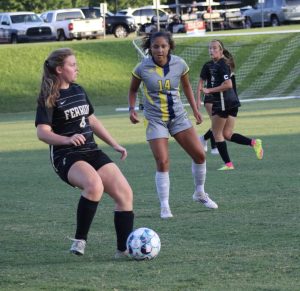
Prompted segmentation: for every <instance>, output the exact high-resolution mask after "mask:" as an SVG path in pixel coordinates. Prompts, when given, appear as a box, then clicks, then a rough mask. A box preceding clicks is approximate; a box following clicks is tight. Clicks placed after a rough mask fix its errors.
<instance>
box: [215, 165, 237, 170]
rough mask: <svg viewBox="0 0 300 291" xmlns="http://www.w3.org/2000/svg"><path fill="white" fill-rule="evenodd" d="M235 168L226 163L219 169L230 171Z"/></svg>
mask: <svg viewBox="0 0 300 291" xmlns="http://www.w3.org/2000/svg"><path fill="white" fill-rule="evenodd" d="M230 170H234V166H233V165H232V166H229V165H224V166H223V167H221V168H219V169H218V171H230Z"/></svg>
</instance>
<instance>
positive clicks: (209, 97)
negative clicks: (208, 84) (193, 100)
mask: <svg viewBox="0 0 300 291" xmlns="http://www.w3.org/2000/svg"><path fill="white" fill-rule="evenodd" d="M214 99H215V97H214V95H211V94H209V95H204V101H203V103H204V104H206V103H211V104H212V103H214Z"/></svg>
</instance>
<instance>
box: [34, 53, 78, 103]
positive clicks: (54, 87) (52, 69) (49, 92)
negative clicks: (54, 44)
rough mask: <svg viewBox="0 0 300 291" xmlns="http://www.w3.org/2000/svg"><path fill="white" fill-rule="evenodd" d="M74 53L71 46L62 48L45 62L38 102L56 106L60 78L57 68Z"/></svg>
mask: <svg viewBox="0 0 300 291" xmlns="http://www.w3.org/2000/svg"><path fill="white" fill-rule="evenodd" d="M72 55H74V53H73V51H72V50H71V49H69V48H61V49H58V50H55V51H53V52H52V53H51V54H50V55H49V56H48V58H47V59H46V60H45V62H44V67H43V77H42V82H41V89H40V94H39V97H38V103H39V104H41V105H46V107H48V108H52V107H54V106H55V102H56V100H57V98H58V97H59V89H60V85H61V84H60V80H59V78H58V76H57V72H56V68H57V67H58V66H63V65H64V61H65V59H66V58H67V57H69V56H72Z"/></svg>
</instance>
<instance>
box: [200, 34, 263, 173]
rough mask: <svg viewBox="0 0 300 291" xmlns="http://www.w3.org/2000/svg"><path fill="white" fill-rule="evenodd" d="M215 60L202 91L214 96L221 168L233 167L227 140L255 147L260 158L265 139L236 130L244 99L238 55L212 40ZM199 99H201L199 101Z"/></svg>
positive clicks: (213, 113)
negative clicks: (239, 92) (238, 89)
mask: <svg viewBox="0 0 300 291" xmlns="http://www.w3.org/2000/svg"><path fill="white" fill-rule="evenodd" d="M209 54H210V57H211V59H212V60H211V61H209V62H208V63H206V65H205V66H206V67H207V70H208V71H209V76H210V82H208V83H207V85H208V86H207V88H203V89H202V91H203V93H204V94H205V95H208V94H211V95H212V96H213V106H212V131H213V135H214V138H215V141H216V145H217V148H218V150H219V153H220V155H221V157H222V159H223V161H224V163H225V165H224V166H223V167H221V168H220V169H219V170H222V171H223V170H233V169H234V166H233V163H232V162H231V160H230V158H229V154H228V151H227V145H226V141H225V139H226V140H228V141H232V142H235V143H238V144H242V145H248V146H251V147H253V149H254V151H255V153H256V156H257V158H258V159H262V158H263V148H262V141H261V140H260V139H250V138H248V137H245V136H243V135H241V134H238V133H234V132H233V130H234V125H235V118H236V117H237V113H238V107H239V106H240V102H239V99H238V96H237V92H236V86H235V77H234V74H232V72H231V70H233V69H234V67H235V65H234V59H233V56H232V55H231V54H230V52H229V51H228V50H226V49H225V48H224V45H223V43H222V42H221V41H219V40H213V41H211V42H210V44H209ZM198 102H199V101H198Z"/></svg>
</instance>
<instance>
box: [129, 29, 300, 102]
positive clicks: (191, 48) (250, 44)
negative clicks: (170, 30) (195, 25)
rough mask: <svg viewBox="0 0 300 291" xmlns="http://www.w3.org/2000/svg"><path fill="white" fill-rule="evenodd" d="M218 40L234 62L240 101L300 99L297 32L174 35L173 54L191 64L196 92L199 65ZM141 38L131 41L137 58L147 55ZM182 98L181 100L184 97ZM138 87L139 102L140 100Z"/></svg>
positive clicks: (205, 59) (299, 55)
mask: <svg viewBox="0 0 300 291" xmlns="http://www.w3.org/2000/svg"><path fill="white" fill-rule="evenodd" d="M212 39H219V40H221V41H222V42H223V43H224V45H225V48H226V49H227V50H229V51H230V52H231V54H232V55H233V56H234V59H235V62H236V70H235V75H236V80H237V90H238V94H239V97H240V99H241V101H242V102H247V101H248V102H250V101H256V100H274V99H283V98H300V50H299V46H300V34H299V31H281V32H276V33H272V32H271V33H267V32H266V33H238V34H231V35H225V34H219V35H208V36H204V37H200V36H198V37H193V38H188V37H182V38H175V42H176V49H175V51H174V54H176V55H178V56H180V57H182V58H183V59H184V60H185V61H186V62H187V64H188V65H189V67H190V81H191V84H192V87H193V90H194V92H196V89H197V85H198V81H199V74H200V70H201V67H202V65H203V64H204V63H205V62H207V61H208V60H209V55H208V44H209V42H210V41H211V40H212ZM141 43H142V40H141V39H136V40H134V41H133V45H134V48H135V50H136V52H137V57H138V59H139V60H141V59H142V58H144V57H147V56H146V55H145V54H144V53H143V51H142V49H141ZM181 97H182V100H183V102H184V103H186V98H185V96H184V94H183V93H181ZM142 98H143V91H142V90H140V92H139V96H138V102H139V103H142Z"/></svg>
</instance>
